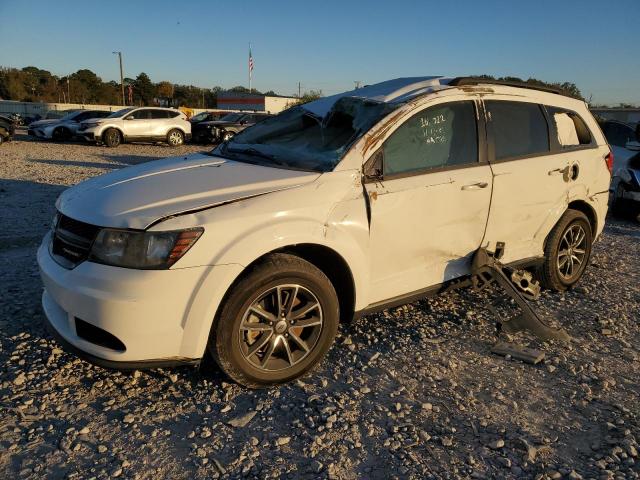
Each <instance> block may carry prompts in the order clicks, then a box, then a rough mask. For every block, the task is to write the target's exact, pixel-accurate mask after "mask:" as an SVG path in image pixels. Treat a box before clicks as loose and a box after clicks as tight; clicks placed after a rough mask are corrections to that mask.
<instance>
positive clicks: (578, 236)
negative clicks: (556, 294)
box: [540, 210, 593, 291]
mask: <svg viewBox="0 0 640 480" xmlns="http://www.w3.org/2000/svg"><path fill="white" fill-rule="evenodd" d="M592 242H593V233H592V231H591V224H590V223H589V219H588V218H587V216H586V215H585V214H584V213H582V212H579V211H577V210H567V211H566V212H565V213H564V215H563V216H562V217H561V218H560V220H559V221H558V223H557V224H556V226H555V227H553V230H551V233H549V236H548V237H547V242H546V244H545V249H544V256H545V259H544V263H543V265H542V267H541V274H540V277H541V278H540V280H541V282H542V285H543V286H544V287H546V288H549V289H551V290H556V291H565V290H567V289H569V288H571V287H573V286H574V285H575V284H576V283H577V282H578V280H580V278H581V277H582V274H583V273H584V270H585V268H586V267H587V264H588V263H589V258H590V257H591V246H592Z"/></svg>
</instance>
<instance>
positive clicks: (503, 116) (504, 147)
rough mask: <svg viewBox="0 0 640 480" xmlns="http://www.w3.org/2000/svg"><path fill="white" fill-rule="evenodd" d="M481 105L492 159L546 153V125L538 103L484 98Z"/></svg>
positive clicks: (547, 145)
mask: <svg viewBox="0 0 640 480" xmlns="http://www.w3.org/2000/svg"><path fill="white" fill-rule="evenodd" d="M485 107H486V109H487V113H488V117H489V123H488V128H489V131H490V132H491V133H492V136H493V142H494V148H495V153H494V155H495V159H496V160H507V159H511V158H517V157H524V156H529V155H536V154H545V153H547V152H549V127H548V125H547V120H546V119H545V116H544V113H543V112H542V107H541V106H540V105H538V104H537V103H525V102H511V101H501V100H488V101H486V102H485Z"/></svg>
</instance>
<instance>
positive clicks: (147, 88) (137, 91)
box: [133, 72, 156, 105]
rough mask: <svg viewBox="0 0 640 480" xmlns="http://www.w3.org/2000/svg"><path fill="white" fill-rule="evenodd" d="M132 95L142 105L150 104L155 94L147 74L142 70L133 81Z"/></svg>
mask: <svg viewBox="0 0 640 480" xmlns="http://www.w3.org/2000/svg"><path fill="white" fill-rule="evenodd" d="M133 87H134V96H135V97H136V98H137V99H138V100H140V101H141V102H142V104H143V105H151V104H152V103H153V99H154V97H155V96H156V88H155V86H154V85H153V83H151V79H150V78H149V75H147V74H146V73H144V72H142V73H140V75H138V76H137V77H136V79H135V81H134V83H133Z"/></svg>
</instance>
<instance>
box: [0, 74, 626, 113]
mask: <svg viewBox="0 0 640 480" xmlns="http://www.w3.org/2000/svg"><path fill="white" fill-rule="evenodd" d="M478 77H479V78H486V79H492V80H499V81H518V82H524V83H529V84H532V85H539V86H543V87H554V88H559V89H560V90H562V91H563V92H564V93H565V94H567V95H569V96H571V97H574V98H578V99H580V100H585V98H584V97H583V95H582V93H581V92H580V89H579V88H578V87H577V86H576V84H575V83H572V82H562V83H559V82H556V83H549V82H545V81H543V80H539V79H537V78H529V79H527V80H523V79H521V78H518V77H498V78H496V77H493V76H491V75H479V76H478ZM124 84H125V103H126V104H128V105H129V104H131V105H166V106H173V107H180V106H187V107H192V108H216V106H217V96H218V94H219V93H221V92H223V91H228V92H235V93H248V92H249V89H248V88H246V87H243V86H236V87H233V88H231V89H228V90H225V89H223V88H222V87H219V86H216V87H213V88H201V87H196V86H193V85H177V84H174V83H171V82H168V81H160V82H157V83H154V82H152V81H151V79H150V78H149V76H148V75H147V74H146V73H144V72H142V73H140V74H139V75H138V76H137V77H135V78H125V79H124ZM129 85H130V86H131V88H132V92H131V93H132V96H131V99H130V98H129ZM251 92H252V93H256V94H264V95H277V94H276V93H275V92H273V91H271V90H270V91H268V92H260V91H258V90H255V89H253V90H252V91H251ZM321 96H322V91H320V90H311V91H309V92H305V93H304V95H302V96H301V97H300V99H299V100H298V101H297V102H296V104H300V103H306V102H308V101H311V100H315V99H316V98H320V97H321ZM0 99H5V100H18V101H23V102H58V103H81V104H102V105H121V104H122V93H121V89H120V84H119V83H118V82H115V81H113V80H111V81H109V82H105V81H103V80H102V79H101V78H100V77H99V76H98V75H96V74H95V73H94V72H92V71H91V70H89V69H86V68H83V69H81V70H78V71H77V72H75V73H72V74H70V75H67V76H57V75H53V74H52V73H51V72H49V71H47V70H42V69H40V68H37V67H24V68H21V69H17V68H7V67H0ZM594 106H595V105H594ZM619 106H631V105H626V104H620V105H619Z"/></svg>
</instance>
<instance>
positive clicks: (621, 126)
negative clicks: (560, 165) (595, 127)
mask: <svg viewBox="0 0 640 480" xmlns="http://www.w3.org/2000/svg"><path fill="white" fill-rule="evenodd" d="M600 127H601V128H602V132H603V133H604V136H605V137H606V139H607V141H608V142H609V145H610V146H611V150H612V151H613V157H614V161H613V176H612V178H611V186H610V192H611V200H610V202H611V210H612V212H613V213H614V214H616V215H624V216H626V215H629V214H632V215H637V213H638V212H639V211H640V124H637V125H635V126H633V125H629V124H626V123H623V122H619V121H617V120H605V121H601V122H600Z"/></svg>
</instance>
